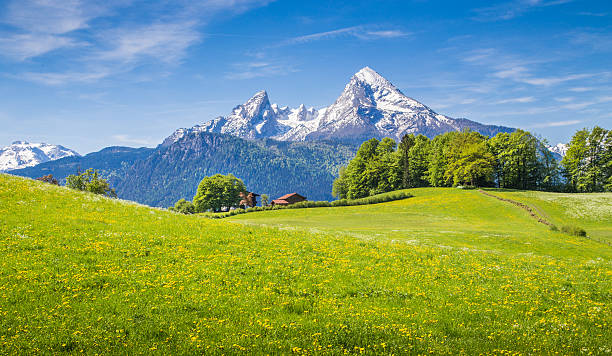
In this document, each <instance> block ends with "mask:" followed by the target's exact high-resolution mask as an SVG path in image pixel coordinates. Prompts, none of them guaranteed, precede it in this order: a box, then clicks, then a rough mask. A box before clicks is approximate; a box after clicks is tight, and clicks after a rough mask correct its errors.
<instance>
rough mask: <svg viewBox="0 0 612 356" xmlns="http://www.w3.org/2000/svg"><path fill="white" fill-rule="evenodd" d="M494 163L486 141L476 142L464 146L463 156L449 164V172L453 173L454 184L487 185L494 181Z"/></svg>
mask: <svg viewBox="0 0 612 356" xmlns="http://www.w3.org/2000/svg"><path fill="white" fill-rule="evenodd" d="M494 164H495V161H494V159H493V155H492V154H491V153H490V152H489V150H488V147H487V145H486V142H485V141H481V142H475V143H470V144H469V145H467V146H465V147H464V150H463V152H462V153H461V156H460V157H459V158H458V159H457V160H455V161H454V162H452V163H451V164H450V165H449V169H448V170H447V173H448V174H452V177H453V185H465V184H468V185H471V186H478V185H487V184H488V183H489V182H491V181H492V178H493V173H494V169H493V167H494Z"/></svg>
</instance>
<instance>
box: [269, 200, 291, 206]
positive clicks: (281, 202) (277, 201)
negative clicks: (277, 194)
mask: <svg viewBox="0 0 612 356" xmlns="http://www.w3.org/2000/svg"><path fill="white" fill-rule="evenodd" d="M272 202H273V203H274V204H281V205H283V204H287V205H289V202H288V201H286V200H285V199H274V200H272Z"/></svg>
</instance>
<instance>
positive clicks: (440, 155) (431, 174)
mask: <svg viewBox="0 0 612 356" xmlns="http://www.w3.org/2000/svg"><path fill="white" fill-rule="evenodd" d="M458 135H459V133H458V132H454V131H452V132H447V133H445V134H442V135H438V136H436V137H435V138H434V139H433V140H432V141H431V144H430V149H429V157H428V159H429V165H428V168H427V172H426V177H427V180H428V181H429V185H431V186H432V187H444V186H447V184H446V182H445V180H444V173H445V172H446V168H447V166H448V156H449V151H450V142H451V141H453V140H454V139H455V138H456V136H458Z"/></svg>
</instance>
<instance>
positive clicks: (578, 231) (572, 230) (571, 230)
mask: <svg viewBox="0 0 612 356" xmlns="http://www.w3.org/2000/svg"><path fill="white" fill-rule="evenodd" d="M561 231H562V232H564V233H566V234H568V235H572V236H582V237H585V236H586V235H587V233H586V231H585V230H584V229H583V228H581V227H578V226H572V225H563V226H561Z"/></svg>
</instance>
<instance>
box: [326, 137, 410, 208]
mask: <svg viewBox="0 0 612 356" xmlns="http://www.w3.org/2000/svg"><path fill="white" fill-rule="evenodd" d="M395 149H396V143H395V141H394V140H393V139H390V138H384V139H382V141H378V140H377V139H375V138H373V139H371V140H368V141H365V142H364V143H363V144H362V145H361V147H360V148H359V150H358V151H357V154H356V155H355V157H354V158H353V159H352V160H351V161H350V162H349V164H348V165H347V167H346V168H344V169H340V172H339V176H338V178H336V180H335V181H334V184H333V188H332V193H333V194H334V196H336V197H338V198H348V199H357V198H363V197H367V196H370V195H373V194H378V193H383V192H388V191H391V190H396V189H399V187H400V186H401V172H400V167H399V163H398V155H397V153H396V152H395Z"/></svg>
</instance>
